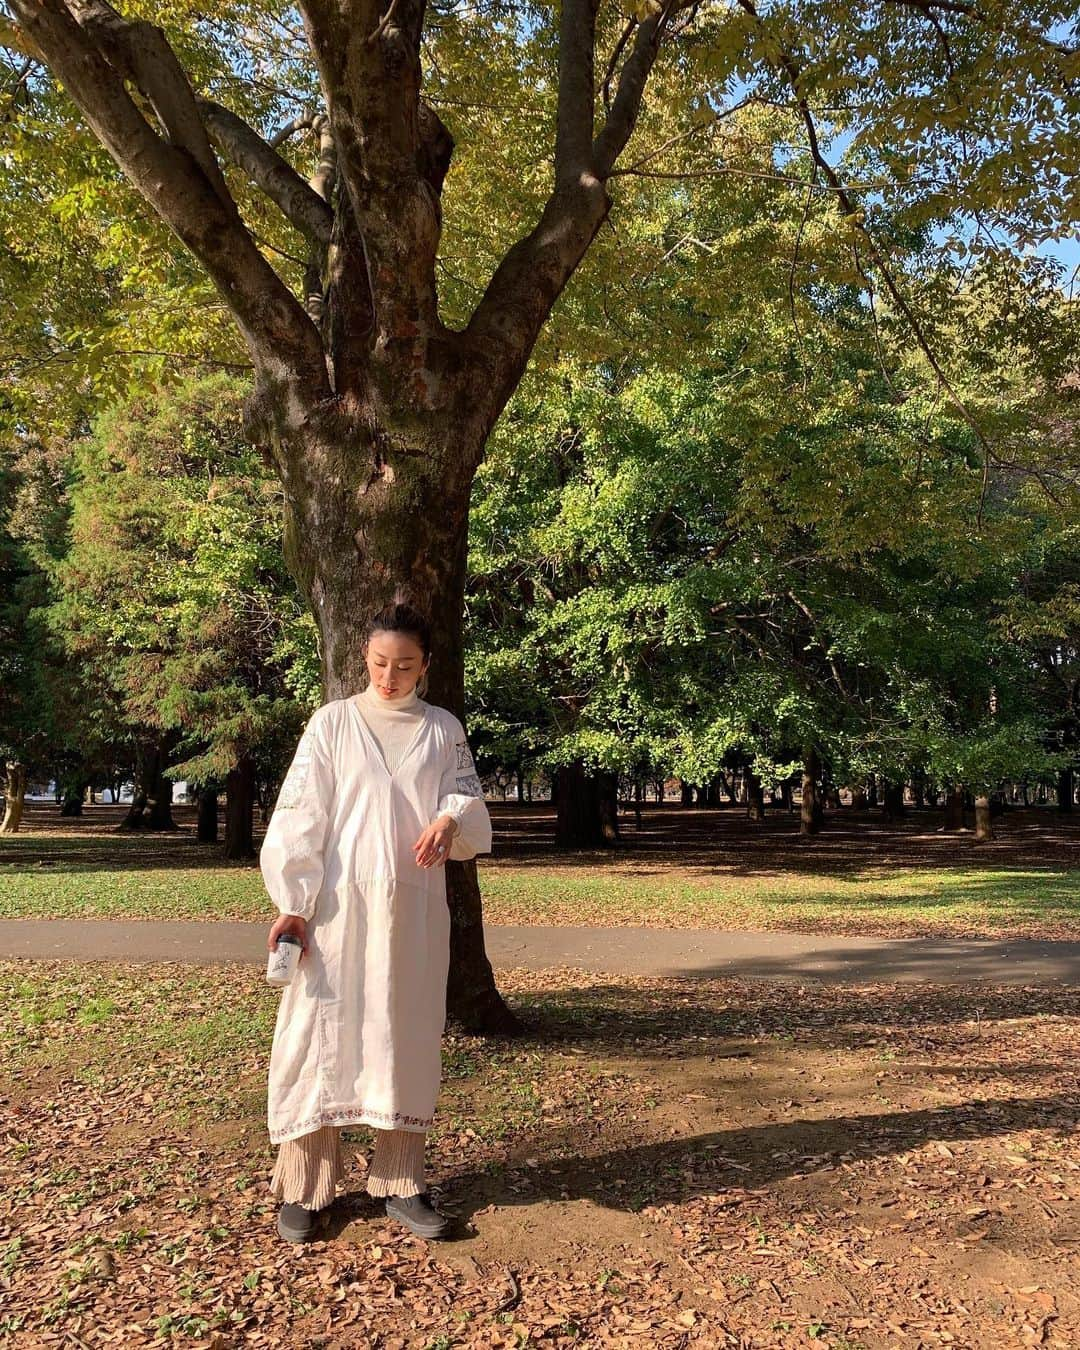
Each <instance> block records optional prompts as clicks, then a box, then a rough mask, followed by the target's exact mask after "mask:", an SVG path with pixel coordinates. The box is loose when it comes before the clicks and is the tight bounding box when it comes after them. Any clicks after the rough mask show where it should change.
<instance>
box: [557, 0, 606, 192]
mask: <svg viewBox="0 0 1080 1350" xmlns="http://www.w3.org/2000/svg"><path fill="white" fill-rule="evenodd" d="M595 54H596V10H595V8H594V7H593V0H563V5H562V18H561V20H560V24H559V100H558V107H557V109H556V116H555V187H556V190H558V189H559V188H561V187H565V186H566V185H567V184H572V183H574V182H576V181H578V179H580V178H581V177H582V175H584V174H589V173H591V172H592V144H593V103H594V101H595V98H596V89H595V87H594V79H595V73H594V69H593V66H594V61H595Z"/></svg>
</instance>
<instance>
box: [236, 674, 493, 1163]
mask: <svg viewBox="0 0 1080 1350" xmlns="http://www.w3.org/2000/svg"><path fill="white" fill-rule="evenodd" d="M421 705H422V707H423V716H422V717H421V719H420V721H419V724H418V726H417V728H416V732H415V734H414V735H413V737H412V739H411V741H410V742H409V744H408V745H407V746H406V748H405V750H404V752H403V754H402V756H401V760H400V763H399V764H398V767H397V769H396V771H395V772H394V773H391V772H390V771H389V770H388V769H387V767H386V763H385V761H384V760H383V757H382V755H381V753H380V750H379V746H378V743H377V741H376V740H375V738H374V736H373V735H372V732H371V730H370V728H369V727H368V726H367V725H366V723H365V721H364V718H363V715H362V714H361V712H360V710H359V708H358V707H357V706H356V704H355V696H354V697H353V698H345V699H337V700H334V701H333V702H331V703H327V704H324V705H323V707H321V708H319V709H318V710H317V711H316V712H315V713H314V714H313V715H312V717H311V719H310V721H309V722H308V724H307V726H306V728H305V729H304V733H303V735H302V736H301V738H300V743H299V745H298V746H297V749H296V753H295V755H294V756H293V761H292V764H291V765H290V767H289V771H288V773H287V774H286V776H285V780H284V782H283V783H282V785H281V791H280V792H279V794H278V799H277V804H276V806H275V808H274V814H273V816H272V817H271V819H270V824H269V825H268V826H267V831H266V837H265V839H264V840H263V845H262V849H261V851H260V854H259V863H260V867H261V869H262V875H263V880H264V882H265V884H266V888H267V890H268V892H269V894H270V898H271V899H272V900H273V901H274V904H275V905H276V906H277V908H278V910H279V911H280V912H281V913H282V914H300V915H303V917H304V918H306V919H307V921H308V924H307V931H308V943H309V947H308V951H307V953H306V955H305V956H304V957H303V958H302V959H301V961H300V966H299V968H298V970H297V973H296V975H295V977H294V979H293V981H292V983H291V984H289V985H287V986H286V987H285V989H284V990H283V992H282V995H281V1003H280V1006H279V1008H278V1016H277V1022H276V1024H275V1027H274V1039H273V1044H272V1047H271V1051H270V1070H269V1084H268V1092H267V1117H268V1126H269V1133H270V1139H271V1142H272V1143H275V1144H280V1143H282V1142H283V1141H284V1140H286V1139H295V1138H298V1137H299V1136H300V1135H303V1134H307V1133H309V1132H310V1131H311V1130H316V1129H319V1128H320V1127H321V1126H323V1125H348V1124H354V1123H363V1124H367V1125H373V1126H377V1127H378V1128H380V1129H411V1130H418V1131H419V1130H427V1129H428V1128H430V1126H431V1124H432V1120H433V1118H434V1113H435V1102H436V1099H437V1097H438V1093H439V1085H440V1082H441V1078H442V1049H441V1040H442V1033H443V1031H444V1030H445V1027H446V980H447V975H448V973H449V968H450V911H449V908H448V906H447V903H446V869H445V866H443V865H436V866H432V867H427V868H424V867H420V866H419V865H418V863H417V862H416V855H415V853H414V851H413V845H414V844H415V843H416V841H417V839H418V838H419V837H420V834H421V833H422V831H423V830H424V828H425V827H426V826H428V825H430V824H431V823H432V821H434V820H435V819H436V818H437V817H438V816H441V815H451V816H453V817H454V819H455V820H456V821H457V824H458V829H457V833H456V834H455V835H454V837H453V840H452V841H451V844H450V857H451V858H453V859H458V860H464V859H467V858H472V857H475V856H476V854H478V853H489V852H490V851H491V818H490V816H489V815H488V809H487V805H486V803H485V802H484V796H483V788H482V787H481V784H480V779H479V778H478V777H477V773H476V767H475V764H474V763H473V758H472V753H471V751H470V749H469V746H468V742H467V741H466V738H465V731H464V728H463V727H462V725H461V722H460V721H459V720H458V718H457V717H456V716H455V715H454V714H453V713H452V712H450V711H449V710H448V709H446V708H440V707H437V706H435V705H434V704H431V703H425V702H424V701H423V700H421Z"/></svg>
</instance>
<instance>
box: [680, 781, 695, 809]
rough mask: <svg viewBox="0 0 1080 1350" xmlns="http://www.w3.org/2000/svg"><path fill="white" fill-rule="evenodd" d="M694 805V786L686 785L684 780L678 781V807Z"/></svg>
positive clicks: (691, 784)
mask: <svg viewBox="0 0 1080 1350" xmlns="http://www.w3.org/2000/svg"><path fill="white" fill-rule="evenodd" d="M693 804H694V785H693V783H688V782H687V781H686V779H685V778H680V779H679V805H680V806H693Z"/></svg>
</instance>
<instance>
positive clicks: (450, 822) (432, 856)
mask: <svg viewBox="0 0 1080 1350" xmlns="http://www.w3.org/2000/svg"><path fill="white" fill-rule="evenodd" d="M457 828H458V825H457V821H456V820H455V819H454V817H453V816H440V817H439V819H438V820H434V821H432V823H431V824H430V825H429V826H428V827H427V829H426V830H425V831H424V833H423V834H422V835H421V836H420V838H419V839H418V840H417V841H416V843H415V844H413V852H414V853H415V854H416V862H417V865H418V866H419V867H433V866H434V867H437V866H439V865H440V864H441V863H444V862H445V861H446V860H447V858H449V856H450V840H451V839H453V837H454V835H455V834H457ZM440 847H441V850H442V851H441V852H440Z"/></svg>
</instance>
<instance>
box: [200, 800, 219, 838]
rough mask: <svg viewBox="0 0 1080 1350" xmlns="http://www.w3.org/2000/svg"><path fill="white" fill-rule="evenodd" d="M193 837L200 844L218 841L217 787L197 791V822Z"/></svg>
mask: <svg viewBox="0 0 1080 1350" xmlns="http://www.w3.org/2000/svg"><path fill="white" fill-rule="evenodd" d="M195 837H196V839H197V840H198V841H199V843H200V844H216V843H217V841H218V791H217V788H203V790H202V791H201V792H200V793H199V822H198V826H197V828H196V831H195Z"/></svg>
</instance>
